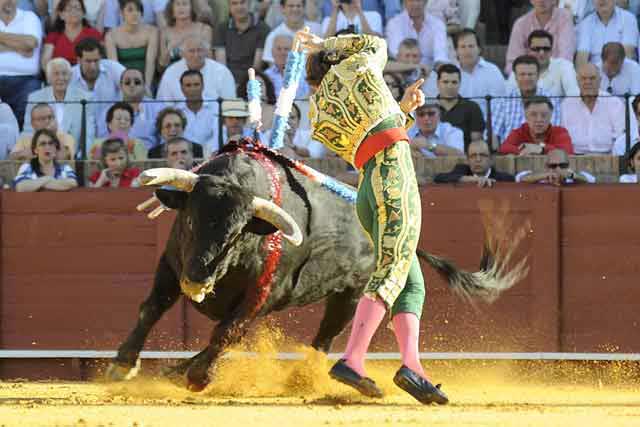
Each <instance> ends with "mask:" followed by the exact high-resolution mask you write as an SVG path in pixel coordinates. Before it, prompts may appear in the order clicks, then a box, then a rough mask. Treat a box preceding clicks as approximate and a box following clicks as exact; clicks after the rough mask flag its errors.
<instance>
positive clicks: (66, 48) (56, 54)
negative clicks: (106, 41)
mask: <svg viewBox="0 0 640 427" xmlns="http://www.w3.org/2000/svg"><path fill="white" fill-rule="evenodd" d="M89 37H93V38H94V39H97V40H99V41H102V34H101V33H100V31H98V30H96V29H95V28H92V27H82V31H80V34H78V36H77V37H76V38H75V39H74V40H69V38H68V37H67V36H66V35H65V34H64V32H61V33H56V32H52V33H49V34H47V36H46V37H45V38H44V44H52V45H53V56H52V58H64V59H66V60H67V61H69V62H70V63H71V65H75V64H76V63H77V62H78V58H77V57H76V52H75V49H76V44H78V42H79V41H81V40H84V39H86V38H89Z"/></svg>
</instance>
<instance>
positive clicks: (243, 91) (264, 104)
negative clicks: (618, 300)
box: [237, 71, 306, 130]
mask: <svg viewBox="0 0 640 427" xmlns="http://www.w3.org/2000/svg"><path fill="white" fill-rule="evenodd" d="M256 80H258V81H259V82H260V87H261V88H262V91H261V98H260V109H261V111H262V118H261V122H262V123H261V124H262V130H268V129H271V125H272V123H273V115H274V114H275V111H276V101H277V99H276V90H275V87H274V85H273V82H272V81H271V79H270V78H269V77H268V76H267V75H266V74H264V73H262V72H260V71H256ZM248 83H249V77H248V76H245V77H244V78H243V79H242V83H240V85H239V86H238V91H237V94H238V98H242V99H244V100H247V84H248ZM300 83H302V82H300ZM305 84H306V80H305Z"/></svg>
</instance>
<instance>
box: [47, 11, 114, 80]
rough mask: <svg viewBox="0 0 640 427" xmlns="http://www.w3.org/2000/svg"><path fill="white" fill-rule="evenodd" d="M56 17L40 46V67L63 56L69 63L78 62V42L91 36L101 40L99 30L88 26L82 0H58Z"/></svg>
mask: <svg viewBox="0 0 640 427" xmlns="http://www.w3.org/2000/svg"><path fill="white" fill-rule="evenodd" d="M56 11H57V18H56V20H55V23H54V24H53V31H52V32H50V33H49V34H47V36H46V37H45V39H44V47H43V48H42V69H43V70H44V69H46V66H47V64H48V63H49V61H50V60H51V58H64V59H66V60H67V61H69V63H70V64H71V65H75V64H76V63H77V62H78V58H77V56H76V46H77V44H78V42H80V41H82V40H84V39H86V38H88V37H91V38H94V39H97V40H102V34H100V31H98V30H96V29H95V28H92V27H90V26H89V23H88V22H87V20H86V18H85V15H86V13H87V9H86V8H85V6H84V1H83V0H60V2H59V3H58V6H57V7H56Z"/></svg>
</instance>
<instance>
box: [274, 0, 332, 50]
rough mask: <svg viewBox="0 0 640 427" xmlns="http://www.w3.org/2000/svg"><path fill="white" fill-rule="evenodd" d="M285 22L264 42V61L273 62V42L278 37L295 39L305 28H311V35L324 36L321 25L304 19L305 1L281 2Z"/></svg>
mask: <svg viewBox="0 0 640 427" xmlns="http://www.w3.org/2000/svg"><path fill="white" fill-rule="evenodd" d="M280 4H281V5H282V13H283V15H284V18H285V19H284V22H283V23H282V24H280V25H278V26H277V27H275V28H274V29H273V30H271V32H270V33H269V35H267V39H266V40H265V42H264V54H263V56H262V60H263V61H265V62H273V55H272V52H273V50H272V49H273V40H274V39H275V37H276V36H278V35H281V34H282V35H286V36H290V37H294V36H295V35H296V32H297V31H299V30H302V29H303V28H304V27H309V30H310V32H311V33H313V34H315V35H317V36H320V35H321V34H322V32H321V28H320V25H319V24H318V23H317V22H312V21H307V20H306V19H305V17H304V5H305V0H280Z"/></svg>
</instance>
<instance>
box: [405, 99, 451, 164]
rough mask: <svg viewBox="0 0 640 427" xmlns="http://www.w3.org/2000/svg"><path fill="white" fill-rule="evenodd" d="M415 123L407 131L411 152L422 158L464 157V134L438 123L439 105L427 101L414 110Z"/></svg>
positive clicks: (433, 101)
mask: <svg viewBox="0 0 640 427" xmlns="http://www.w3.org/2000/svg"><path fill="white" fill-rule="evenodd" d="M415 114H416V123H415V125H414V126H413V127H412V128H411V129H409V132H408V135H409V138H411V144H410V145H411V151H412V153H414V154H415V153H418V154H420V155H421V156H423V157H440V156H460V157H462V156H463V155H464V133H463V132H462V130H461V129H458V128H457V127H455V126H453V125H452V124H450V123H446V122H443V121H440V104H438V102H437V100H433V99H431V100H427V101H426V102H425V103H424V105H422V106H420V107H418V108H416V111H415Z"/></svg>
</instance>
